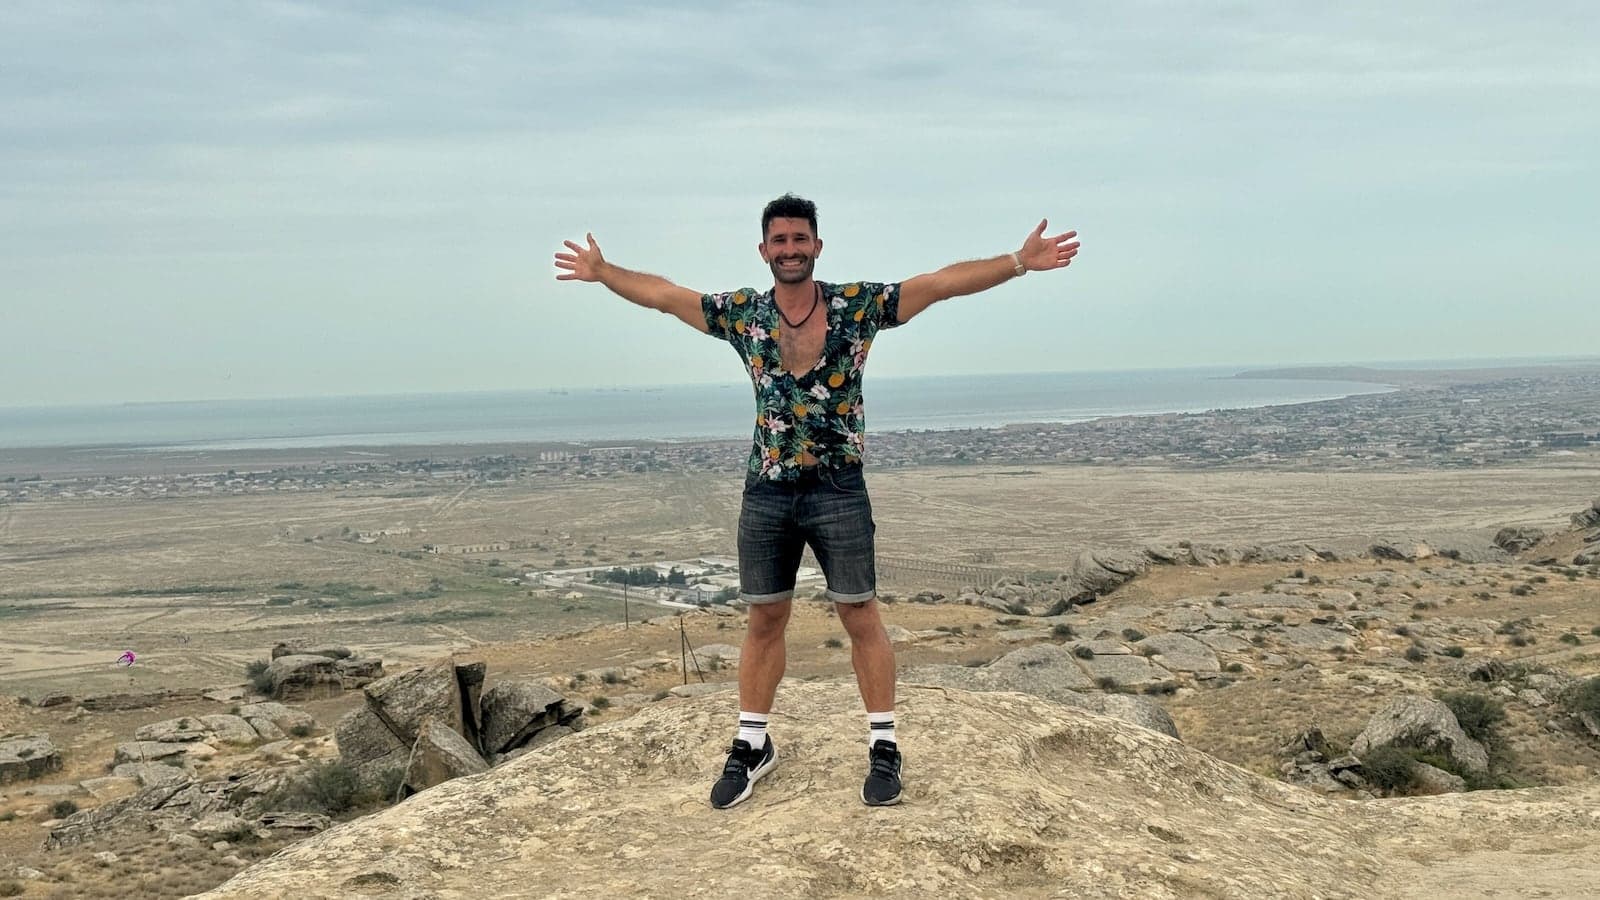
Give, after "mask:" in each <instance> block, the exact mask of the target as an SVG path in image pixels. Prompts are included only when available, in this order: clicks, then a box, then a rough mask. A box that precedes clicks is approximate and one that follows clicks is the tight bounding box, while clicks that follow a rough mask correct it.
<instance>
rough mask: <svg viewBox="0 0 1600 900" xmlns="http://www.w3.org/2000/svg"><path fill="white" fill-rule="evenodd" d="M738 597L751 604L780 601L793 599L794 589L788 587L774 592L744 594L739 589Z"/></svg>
mask: <svg viewBox="0 0 1600 900" xmlns="http://www.w3.org/2000/svg"><path fill="white" fill-rule="evenodd" d="M739 599H740V600H742V601H744V602H745V603H748V604H751V605H753V606H757V605H760V604H762V603H782V602H783V601H785V600H793V599H794V590H793V589H790V590H787V591H779V592H777V593H776V594H746V593H744V592H742V591H741V592H740V593H739Z"/></svg>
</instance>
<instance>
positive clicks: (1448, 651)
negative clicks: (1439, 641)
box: [1439, 644, 1467, 659]
mask: <svg viewBox="0 0 1600 900" xmlns="http://www.w3.org/2000/svg"><path fill="white" fill-rule="evenodd" d="M1439 652H1440V653H1443V654H1444V655H1445V656H1452V657H1455V658H1456V659H1460V658H1461V657H1463V656H1466V655H1467V648H1465V647H1461V646H1458V645H1455V644H1451V645H1450V646H1448V647H1446V648H1444V649H1443V650H1440V651H1439Z"/></svg>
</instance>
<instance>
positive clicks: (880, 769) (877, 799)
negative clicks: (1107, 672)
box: [861, 741, 900, 806]
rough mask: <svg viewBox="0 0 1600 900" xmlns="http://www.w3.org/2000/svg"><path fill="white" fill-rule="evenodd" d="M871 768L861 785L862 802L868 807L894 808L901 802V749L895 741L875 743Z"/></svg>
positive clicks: (871, 755)
mask: <svg viewBox="0 0 1600 900" xmlns="http://www.w3.org/2000/svg"><path fill="white" fill-rule="evenodd" d="M869 758H870V759H871V768H870V769H868V770H867V780H866V783H865V784H863V785H861V802H862V803H865V804H866V805H868V806H893V805H895V804H896V803H899V802H900V748H899V747H897V746H895V743H894V741H874V742H873V743H872V750H871V751H870V753H869Z"/></svg>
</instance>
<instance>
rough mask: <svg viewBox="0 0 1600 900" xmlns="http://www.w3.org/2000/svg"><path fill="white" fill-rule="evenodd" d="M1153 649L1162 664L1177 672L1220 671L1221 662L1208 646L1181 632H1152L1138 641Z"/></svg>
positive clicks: (1143, 646)
mask: <svg viewBox="0 0 1600 900" xmlns="http://www.w3.org/2000/svg"><path fill="white" fill-rule="evenodd" d="M1139 646H1140V647H1141V648H1146V647H1148V648H1150V650H1152V651H1154V653H1155V656H1154V659H1155V661H1156V662H1158V663H1160V664H1161V665H1162V666H1164V667H1166V668H1168V669H1172V670H1174V671H1178V672H1220V671H1222V664H1221V663H1219V662H1218V661H1217V654H1215V653H1213V652H1212V650H1211V648H1210V647H1207V646H1206V645H1205V644H1203V643H1201V642H1200V641H1197V640H1195V639H1194V638H1192V637H1187V636H1185V635H1181V634H1170V633H1169V634H1153V635H1150V636H1149V637H1147V638H1145V639H1144V640H1142V641H1140V642H1139Z"/></svg>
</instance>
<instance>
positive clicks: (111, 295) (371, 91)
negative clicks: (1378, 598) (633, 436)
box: [0, 0, 1600, 406]
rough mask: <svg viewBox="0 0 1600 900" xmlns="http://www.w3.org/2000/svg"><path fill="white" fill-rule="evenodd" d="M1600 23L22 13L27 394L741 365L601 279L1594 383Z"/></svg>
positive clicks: (190, 394) (505, 383)
mask: <svg viewBox="0 0 1600 900" xmlns="http://www.w3.org/2000/svg"><path fill="white" fill-rule="evenodd" d="M1596 110H1600V4H1594V3H1592V2H1560V0H1552V2H1544V3H1535V4H1528V5H1518V4H1506V3H1487V2H1481V3H1480V2H1430V0H1408V2H1403V3H1389V2H1384V3H1377V2H1374V3H1365V2H1348V3H1338V4H1329V3H1325V2H1306V0H1281V2H1258V3H1240V2H1218V3H1206V4H1190V3H1179V2H1171V3H1151V2H1139V0H1130V2H1117V3H1103V2H1098V3H1076V2H1063V0H1050V2H1021V0H1017V2H1004V0H1001V2H982V3H959V2H947V3H937V4H935V3H929V2H926V0H922V2H909V0H880V2H874V3H861V2H851V3H836V2H830V0H816V2H806V3H765V2H706V3H683V4H662V3H643V2H639V3H631V2H606V0H596V2H588V3H560V4H557V3H543V2H528V3H521V2H516V3H513V2H504V3H477V4H471V3H449V4H445V3H424V2H393V0H385V2H371V3H354V2H351V3H339V2H325V3H315V4H312V3H295V2H259V3H246V2H241V3H227V4H221V3H213V2H209V0H202V2H191V3H164V2H126V3H125V2H76V0H47V2H33V0H8V2H6V3H4V4H0V123H3V124H0V406H35V405H56V404H93V403H120V402H126V401H154V400H180V399H219V398H235V397H238V398H246V397H250V398H255V397H290V396H319V395H352V394H387V393H409V392H434V391H440V392H444V391H467V390H473V391H481V390H526V389H543V388H552V387H562V388H568V387H582V386H621V385H651V384H691V383H733V382H737V381H738V380H739V379H740V378H742V377H743V373H742V370H741V368H740V364H739V361H738V359H737V357H736V356H735V354H734V353H733V352H732V350H731V349H730V348H728V347H727V346H725V345H723V344H722V343H720V342H718V341H716V340H715V339H713V338H710V337H707V336H705V335H702V334H700V333H698V332H696V331H694V330H692V329H690V328H688V327H686V326H685V325H683V324H682V323H680V322H678V321H676V320H675V319H671V318H669V317H666V316H663V315H661V314H659V313H655V312H652V311H650V310H646V309H642V308H639V307H636V306H633V305H631V304H630V303H628V302H627V301H625V300H622V299H621V298H619V297H616V296H614V295H612V294H610V293H609V292H608V291H606V290H605V289H604V288H603V287H601V286H599V285H593V284H580V283H572V282H557V281H556V280H555V278H554V276H555V274H556V269H555V268H554V267H553V265H552V254H553V253H554V252H555V251H556V250H558V249H560V244H561V241H562V240H563V239H569V238H571V239H581V238H582V236H583V234H584V233H585V232H588V231H592V232H593V233H594V235H595V237H596V240H597V241H598V242H599V244H600V246H601V248H602V250H603V252H604V253H605V255H606V257H607V258H608V259H610V260H611V261H613V262H616V263H618V264H619V265H623V266H626V267H629V268H633V269H639V270H643V271H648V272H653V273H656V274H660V275H663V276H665V277H667V278H670V279H672V280H673V281H675V282H677V283H679V284H683V285H686V286H688V287H691V288H694V289H696V290H701V291H722V290H731V289H733V288H737V287H758V288H765V287H768V286H770V284H771V275H770V273H769V272H768V271H767V270H766V268H765V266H764V265H763V264H762V262H761V260H760V257H759V255H758V253H757V249H756V245H757V244H758V243H759V241H760V238H761V234H760V211H761V208H762V206H763V205H764V204H765V203H766V202H767V201H768V200H770V199H772V198H773V197H776V196H777V195H779V194H782V193H784V192H786V191H793V192H795V193H798V194H800V195H802V196H805V197H808V198H810V199H812V200H814V201H815V202H816V203H817V205H818V207H819V215H820V223H819V231H820V237H821V238H822V240H823V244H824V248H823V252H822V255H821V258H820V259H819V260H818V263H817V277H819V278H822V279H824V280H830V281H851V280H876V281H895V280H901V279H904V278H908V277H910V276H913V275H916V274H918V273H921V272H926V271H931V270H934V269H937V268H939V267H940V266H943V265H946V264H949V263H953V262H957V261H960V260H964V259H972V258H979V257H987V256H993V255H997V254H1001V253H1005V252H1007V251H1010V250H1013V249H1016V248H1017V247H1019V246H1020V245H1021V242H1022V240H1023V238H1024V237H1026V235H1027V234H1028V232H1029V231H1030V230H1031V229H1032V228H1033V227H1034V226H1035V225H1036V224H1037V223H1038V221H1039V220H1040V219H1041V218H1044V217H1048V218H1049V221H1050V230H1051V231H1052V232H1054V231H1057V230H1065V229H1067V228H1076V229H1077V230H1078V231H1079V232H1080V234H1081V239H1082V241H1083V250H1082V253H1081V254H1080V255H1079V257H1078V259H1077V260H1076V261H1074V263H1073V264H1072V266H1071V267H1070V268H1068V269H1066V270H1064V271H1056V272H1047V273H1040V272H1035V273H1030V274H1029V275H1027V276H1026V277H1025V278H1023V279H1021V280H1018V281H1014V282H1010V283H1007V284H1004V285H1002V286H1000V287H998V288H995V289H993V290H992V291H989V292H986V293H983V294H979V295H974V296H970V297H962V298H955V299H952V300H948V301H944V302H942V303H940V304H938V305H937V306H935V307H933V308H932V309H930V310H929V311H927V312H926V313H924V314H923V315H922V316H920V317H919V318H918V319H917V320H916V321H915V322H913V323H911V324H910V325H909V326H908V327H906V328H904V329H902V330H899V331H895V332H890V333H886V334H885V335H884V339H880V340H879V341H878V342H877V343H876V344H875V345H874V349H873V354H872V364H871V368H870V369H869V371H870V372H872V373H873V374H876V375H879V376H889V375H921V374H978V373H999V372H1027V371H1093V370H1119V369H1144V368H1166V367H1186V366H1211V365H1229V366H1231V365H1238V366H1243V367H1249V366H1275V365H1285V364H1308V365H1316V364H1327V363H1346V362H1355V363H1359V362H1367V361H1383V360H1410V359H1456V358H1486V357H1545V356H1582V355H1590V356H1592V355H1594V354H1595V353H1596V352H1597V350H1596V342H1595V336H1596V335H1597V334H1600V302H1597V300H1600V298H1597V297H1596V284H1597V279H1596V278H1595V277H1594V274H1593V270H1592V263H1593V260H1594V258H1595V251H1594V250H1593V248H1592V246H1591V245H1592V244H1593V243H1594V241H1595V239H1596V238H1597V237H1600V217H1597V214H1596V212H1595V210H1596V208H1597V207H1600V115H1597V114H1596Z"/></svg>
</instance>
